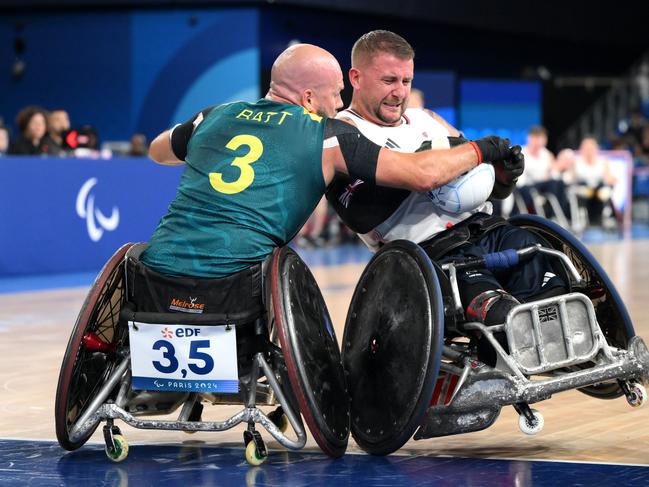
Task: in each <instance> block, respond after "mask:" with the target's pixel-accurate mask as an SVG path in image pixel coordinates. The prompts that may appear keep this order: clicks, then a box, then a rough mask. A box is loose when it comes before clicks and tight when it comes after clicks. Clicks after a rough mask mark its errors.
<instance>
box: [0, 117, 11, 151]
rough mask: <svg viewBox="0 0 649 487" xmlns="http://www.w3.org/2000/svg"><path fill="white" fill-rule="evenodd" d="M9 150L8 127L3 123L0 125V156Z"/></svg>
mask: <svg viewBox="0 0 649 487" xmlns="http://www.w3.org/2000/svg"><path fill="white" fill-rule="evenodd" d="M8 151H9V129H8V128H7V127H5V126H4V125H0V157H2V156H4V155H6V154H7V152H8Z"/></svg>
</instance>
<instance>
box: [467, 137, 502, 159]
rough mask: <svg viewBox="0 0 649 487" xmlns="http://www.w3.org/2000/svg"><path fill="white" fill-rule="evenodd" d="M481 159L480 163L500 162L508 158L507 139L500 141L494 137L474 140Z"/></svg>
mask: <svg viewBox="0 0 649 487" xmlns="http://www.w3.org/2000/svg"><path fill="white" fill-rule="evenodd" d="M473 143H474V144H475V145H476V146H477V147H478V149H479V151H480V154H479V155H481V156H482V157H481V158H480V162H495V161H502V160H503V159H506V158H507V157H509V139H501V138H500V137H497V136H495V135H490V136H489V137H483V138H481V139H478V140H474V141H473Z"/></svg>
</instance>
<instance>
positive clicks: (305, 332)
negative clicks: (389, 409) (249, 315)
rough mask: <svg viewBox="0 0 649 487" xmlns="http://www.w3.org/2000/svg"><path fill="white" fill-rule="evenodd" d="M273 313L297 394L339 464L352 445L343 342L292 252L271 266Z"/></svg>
mask: <svg viewBox="0 0 649 487" xmlns="http://www.w3.org/2000/svg"><path fill="white" fill-rule="evenodd" d="M269 285H270V295H271V302H270V305H271V310H272V315H271V316H273V317H274V323H275V327H276V330H277V335H278V337H279V341H280V345H281V348H282V353H283V354H284V361H285V363H286V369H287V372H288V378H289V382H290V384H291V389H292V392H293V394H294V397H295V398H296V400H297V402H298V405H299V408H300V412H301V413H302V416H303V417H304V419H305V421H306V423H307V425H308V427H309V430H310V431H311V434H312V435H313V437H314V439H315V440H316V442H317V443H318V445H319V446H320V448H321V449H322V451H324V452H325V453H326V454H327V455H329V456H331V457H334V458H337V457H340V456H342V455H343V454H344V453H345V450H346V449H347V442H348V439H349V396H348V394H347V388H346V385H345V377H344V374H343V368H342V365H341V359H340V350H339V348H338V341H337V340H336V334H335V332H334V329H333V325H332V322H331V318H330V317H329V312H328V311H327V307H326V305H325V302H324V299H323V298H322V294H321V293H320V289H319V288H318V285H317V283H316V281H315V279H314V278H313V275H312V274H311V272H310V271H309V269H308V268H307V266H306V264H305V263H304V262H303V261H302V259H300V257H299V256H298V255H297V254H296V253H295V252H294V251H293V250H291V249H290V248H288V247H282V248H280V249H277V250H275V252H274V254H273V257H272V260H271V264H270V281H269Z"/></svg>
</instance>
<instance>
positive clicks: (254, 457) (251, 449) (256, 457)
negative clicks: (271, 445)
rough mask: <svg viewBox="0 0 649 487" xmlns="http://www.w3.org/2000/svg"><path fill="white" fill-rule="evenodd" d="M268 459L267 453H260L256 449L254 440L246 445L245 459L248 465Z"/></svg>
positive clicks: (255, 464)
mask: <svg viewBox="0 0 649 487" xmlns="http://www.w3.org/2000/svg"><path fill="white" fill-rule="evenodd" d="M267 459H268V455H261V454H260V453H259V450H257V444H256V442H254V441H251V442H250V443H248V446H246V460H247V461H248V463H249V464H250V465H254V466H258V465H261V464H262V463H264V462H265V461H266V460H267Z"/></svg>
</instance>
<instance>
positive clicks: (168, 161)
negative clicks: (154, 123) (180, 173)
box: [149, 130, 184, 166]
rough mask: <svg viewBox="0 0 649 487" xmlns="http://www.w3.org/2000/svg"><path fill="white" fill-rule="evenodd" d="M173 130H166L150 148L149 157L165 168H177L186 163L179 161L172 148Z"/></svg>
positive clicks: (154, 140)
mask: <svg viewBox="0 0 649 487" xmlns="http://www.w3.org/2000/svg"><path fill="white" fill-rule="evenodd" d="M170 134H171V130H165V131H164V132H162V133H161V134H160V135H158V136H157V137H156V138H155V139H153V142H151V145H150V146H149V157H150V158H151V159H153V160H154V161H155V162H157V163H158V164H162V165H165V166H176V165H179V164H184V161H182V160H180V159H178V157H176V154H174V151H173V150H172V148H171V137H170Z"/></svg>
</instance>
